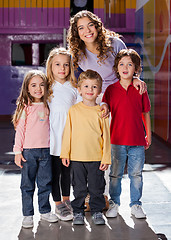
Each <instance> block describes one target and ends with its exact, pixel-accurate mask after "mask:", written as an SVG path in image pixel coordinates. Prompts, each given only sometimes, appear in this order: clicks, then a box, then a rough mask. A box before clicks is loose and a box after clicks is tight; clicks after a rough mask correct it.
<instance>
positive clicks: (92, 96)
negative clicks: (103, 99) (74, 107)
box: [78, 79, 101, 103]
mask: <svg viewBox="0 0 171 240" xmlns="http://www.w3.org/2000/svg"><path fill="white" fill-rule="evenodd" d="M78 91H79V93H80V95H81V96H82V98H83V101H84V100H86V101H88V102H94V103H95V102H96V98H97V96H98V95H99V94H100V92H101V89H100V87H99V82H98V81H97V80H96V79H85V80H83V82H82V83H81V86H80V87H78Z"/></svg>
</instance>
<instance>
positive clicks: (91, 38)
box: [77, 17, 98, 44]
mask: <svg viewBox="0 0 171 240" xmlns="http://www.w3.org/2000/svg"><path fill="white" fill-rule="evenodd" d="M77 28H78V35H79V37H80V39H81V40H82V41H83V42H84V43H85V44H88V43H93V42H95V40H96V38H97V36H98V32H97V29H96V28H95V25H94V23H93V22H92V21H91V20H90V19H89V18H88V17H83V18H80V19H79V20H78V22H77Z"/></svg>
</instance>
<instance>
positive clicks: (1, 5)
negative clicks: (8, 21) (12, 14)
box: [0, 0, 3, 8]
mask: <svg viewBox="0 0 171 240" xmlns="http://www.w3.org/2000/svg"><path fill="white" fill-rule="evenodd" d="M0 8H3V0H0Z"/></svg>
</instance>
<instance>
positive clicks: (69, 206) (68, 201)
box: [64, 200, 73, 214]
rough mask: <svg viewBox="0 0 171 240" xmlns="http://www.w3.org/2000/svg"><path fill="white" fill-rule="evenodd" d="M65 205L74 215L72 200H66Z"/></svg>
mask: <svg viewBox="0 0 171 240" xmlns="http://www.w3.org/2000/svg"><path fill="white" fill-rule="evenodd" d="M64 203H65V205H66V206H67V207H68V208H69V210H70V211H71V213H72V214H73V209H72V206H71V202H70V200H66V201H65V202H64Z"/></svg>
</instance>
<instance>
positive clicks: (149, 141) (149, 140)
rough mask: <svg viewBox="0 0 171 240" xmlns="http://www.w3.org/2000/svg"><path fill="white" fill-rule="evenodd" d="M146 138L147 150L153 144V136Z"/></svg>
mask: <svg viewBox="0 0 171 240" xmlns="http://www.w3.org/2000/svg"><path fill="white" fill-rule="evenodd" d="M145 140H146V146H145V150H147V149H149V147H150V145H151V137H147V136H146V137H145Z"/></svg>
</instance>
